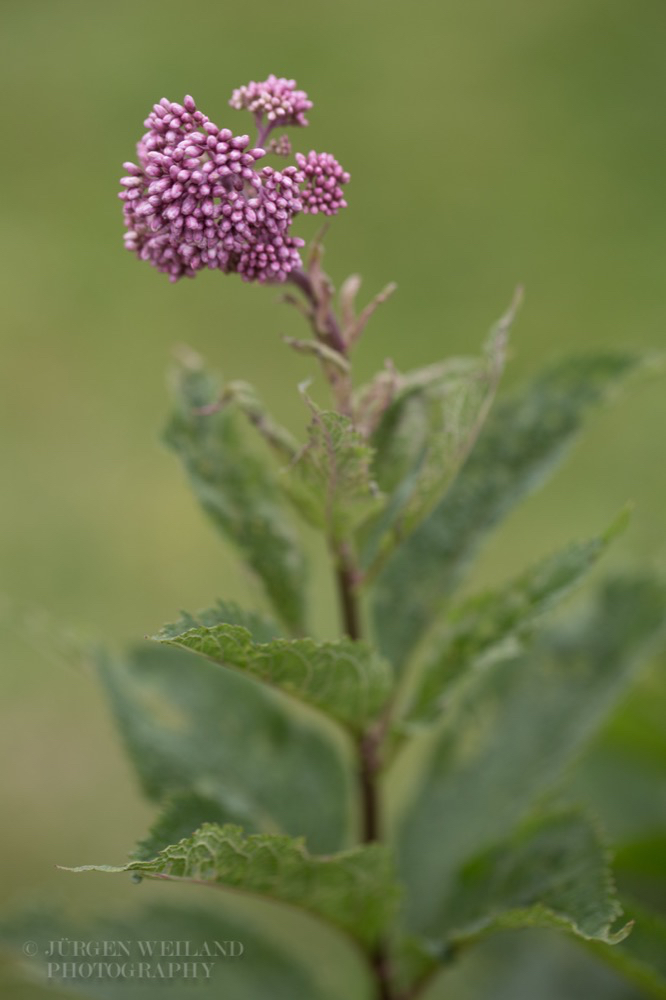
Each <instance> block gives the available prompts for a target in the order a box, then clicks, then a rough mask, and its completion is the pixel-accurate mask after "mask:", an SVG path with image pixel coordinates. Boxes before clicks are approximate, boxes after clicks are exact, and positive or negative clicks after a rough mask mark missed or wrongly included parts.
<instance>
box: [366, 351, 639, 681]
mask: <svg viewBox="0 0 666 1000" xmlns="http://www.w3.org/2000/svg"><path fill="white" fill-rule="evenodd" d="M638 364H639V359H638V358H637V357H636V356H635V355H629V354H604V355H595V356H591V357H581V358H574V359H570V360H567V361H565V362H562V363H560V364H559V365H557V366H555V367H554V368H552V369H550V370H549V371H547V372H546V373H545V374H544V375H541V376H540V377H538V378H537V379H535V380H534V381H533V382H532V383H531V384H530V385H529V386H528V387H527V388H526V389H524V390H523V391H522V392H521V393H519V394H518V395H517V396H515V397H514V398H513V399H510V400H508V401H506V402H504V403H503V404H501V405H499V406H498V407H496V408H495V409H494V411H493V412H492V413H491V415H490V417H489V419H488V421H487V422H486V425H485V427H484V429H483V431H482V433H481V435H480V437H479V440H478V443H477V445H476V447H475V448H474V449H473V451H472V453H471V455H470V457H469V459H468V460H467V462H466V464H465V465H464V466H463V468H462V470H461V472H460V474H459V475H458V477H457V479H456V480H455V481H454V482H453V484H452V486H451V488H450V489H449V491H448V493H447V494H446V495H445V497H444V498H443V500H441V501H440V503H439V504H438V505H437V506H436V507H435V509H434V510H433V511H432V513H431V514H430V515H429V516H428V517H427V518H426V519H425V521H423V522H422V523H421V524H420V525H419V527H418V528H417V529H416V530H415V531H414V532H413V534H412V535H410V537H409V538H408V539H407V540H406V542H405V543H404V544H403V545H402V546H401V547H400V548H399V549H398V550H397V551H396V552H395V553H394V554H393V556H392V557H391V559H390V560H389V562H388V564H387V565H386V568H385V570H384V571H383V573H382V574H381V576H380V577H379V579H378V581H377V585H376V593H375V599H374V622H375V628H376V632H377V636H378V641H379V646H380V649H381V650H382V652H384V654H385V655H386V656H388V657H389V658H390V659H391V660H392V661H393V662H394V663H395V664H396V666H397V667H398V668H401V667H402V666H403V665H404V662H405V660H406V659H407V657H408V655H409V654H410V652H411V650H412V648H413V647H414V645H415V644H416V643H417V642H418V641H419V639H420V638H421V637H422V636H423V634H424V633H425V631H426V630H427V629H429V628H430V626H431V625H432V623H433V621H434V620H435V618H436V616H437V615H438V613H439V612H440V610H441V608H442V607H443V606H444V604H445V603H446V601H447V599H448V598H449V597H450V595H451V593H452V591H453V590H454V589H455V587H456V586H457V585H458V583H459V582H460V579H461V576H462V574H463V571H464V570H465V569H466V567H467V565H468V563H469V562H470V560H471V559H472V557H473V556H474V555H475V554H476V551H477V549H478V548H479V546H480V544H481V542H482V541H483V540H484V538H485V536H486V535H487V533H488V532H489V530H490V529H491V528H492V527H494V525H495V524H496V523H497V522H498V521H499V520H500V518H501V517H502V516H504V515H505V514H506V513H507V512H508V511H509V510H510V509H511V507H513V506H514V505H515V504H516V503H518V501H519V500H521V499H522V498H523V497H524V496H525V495H526V494H527V493H529V492H530V491H532V490H533V489H535V488H536V486H538V485H539V483H540V482H541V480H542V479H543V478H544V476H545V475H546V474H547V473H549V472H550V471H551V470H552V468H553V467H554V466H555V464H556V463H557V461H558V460H559V459H560V458H561V457H562V455H563V454H564V453H565V451H566V447H567V446H568V445H569V444H570V443H571V442H572V441H573V439H574V437H575V435H576V432H577V431H578V429H579V428H580V426H581V422H582V419H583V416H584V414H585V411H586V410H587V408H588V407H589V406H590V405H591V404H593V403H597V402H599V401H600V400H601V399H603V398H604V397H605V396H606V395H607V394H608V391H609V390H610V389H611V388H612V387H613V386H614V385H615V384H616V383H617V382H618V381H619V380H620V379H621V378H623V377H625V376H626V375H628V374H629V373H630V372H631V371H633V370H634V369H635V368H636V367H637V366H638Z"/></svg>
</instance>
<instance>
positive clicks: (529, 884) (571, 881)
mask: <svg viewBox="0 0 666 1000" xmlns="http://www.w3.org/2000/svg"><path fill="white" fill-rule="evenodd" d="M621 914H622V907H621V906H620V903H619V900H618V898H617V895H616V893H615V888H614V885H613V881H612V877H611V873H610V869H609V865H608V851H607V849H606V846H605V844H604V843H603V841H602V839H601V837H600V835H599V832H598V830H597V828H596V826H595V825H594V824H593V823H592V822H590V820H589V819H588V818H587V817H586V816H585V815H583V814H582V813H580V812H578V811H577V810H572V809H570V810H567V811H565V812H560V813H556V814H554V815H549V816H541V817H538V818H535V819H532V820H530V821H529V822H528V823H526V824H525V825H524V826H522V827H521V828H520V829H519V830H518V831H517V833H515V834H514V835H513V836H512V837H511V838H510V839H509V840H508V841H506V842H505V843H503V844H501V845H497V846H495V847H492V848H490V849H489V850H488V851H486V852H484V853H482V854H481V855H479V856H477V857H475V858H473V859H472V860H470V861H468V862H467V863H466V864H465V865H464V866H463V867H462V868H461V870H460V871H459V873H458V876H457V880H456V886H455V889H454V890H453V893H452V895H451V897H450V899H449V903H448V905H447V909H446V912H445V913H444V914H443V920H442V931H443V936H444V937H446V938H447V939H448V940H449V941H450V942H451V943H455V944H457V943H462V942H465V941H470V940H477V939H478V938H479V937H482V936H484V935H486V934H488V933H491V932H492V931H496V930H502V929H507V928H510V929H517V928H524V927H555V928H560V929H562V930H566V931H568V932H569V933H571V934H573V935H575V936H576V937H580V938H584V939H585V940H593V939H594V940H599V941H604V942H606V943H607V944H617V943H618V942H619V941H620V940H622V939H623V938H624V937H626V935H627V933H628V928H626V927H623V928H620V929H619V930H618V931H617V932H615V933H614V932H613V931H612V930H611V927H612V925H613V924H614V923H615V921H616V920H617V919H618V917H620V916H621Z"/></svg>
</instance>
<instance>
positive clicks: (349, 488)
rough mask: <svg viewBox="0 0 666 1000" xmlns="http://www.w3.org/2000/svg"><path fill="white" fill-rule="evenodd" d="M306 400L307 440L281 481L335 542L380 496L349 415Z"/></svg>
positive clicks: (371, 509)
mask: <svg viewBox="0 0 666 1000" xmlns="http://www.w3.org/2000/svg"><path fill="white" fill-rule="evenodd" d="M308 404H309V406H310V409H311V413H312V419H311V421H310V427H309V435H308V441H307V443H306V444H305V446H304V447H303V448H302V449H301V451H300V452H299V454H298V455H297V456H296V457H295V458H294V459H293V461H292V462H291V463H290V465H289V466H288V467H287V468H286V470H285V475H284V480H283V485H284V488H285V490H286V492H287V494H288V496H289V497H290V498H291V500H292V501H293V503H294V504H295V506H296V507H297V508H298V510H299V511H300V513H301V514H302V516H303V517H304V518H305V519H306V521H308V522H309V523H310V524H311V525H313V526H314V527H315V528H318V529H320V530H321V531H323V532H324V533H325V535H326V537H327V538H328V539H329V541H330V543H331V544H332V545H334V546H335V545H339V544H340V543H343V542H345V541H346V540H347V539H348V538H349V536H350V534H351V533H352V532H354V531H355V530H356V529H357V528H358V527H359V526H360V525H361V524H363V522H364V521H365V520H367V518H368V517H369V516H370V515H371V514H373V513H374V512H375V511H377V509H378V508H380V507H382V506H383V503H384V497H383V496H382V494H381V493H380V491H379V488H378V487H377V484H376V482H375V481H374V479H373V474H372V457H373V449H372V448H371V447H370V446H369V445H368V443H367V442H366V441H365V440H364V438H363V437H362V435H361V434H360V433H359V432H358V431H357V430H355V429H354V426H353V423H352V421H351V418H350V417H347V416H344V415H343V414H340V413H335V412H333V411H331V410H320V409H319V408H318V407H316V406H315V405H314V403H312V401H311V400H308Z"/></svg>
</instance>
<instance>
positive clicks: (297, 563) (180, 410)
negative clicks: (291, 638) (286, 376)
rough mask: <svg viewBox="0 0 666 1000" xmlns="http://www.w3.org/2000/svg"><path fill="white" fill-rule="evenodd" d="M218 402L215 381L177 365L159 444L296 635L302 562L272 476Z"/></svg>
mask: <svg viewBox="0 0 666 1000" xmlns="http://www.w3.org/2000/svg"><path fill="white" fill-rule="evenodd" d="M219 399H220V387H219V385H218V383H217V382H216V380H215V379H213V378H212V377H211V376H210V375H208V374H207V373H206V372H205V371H204V370H203V369H202V368H200V367H197V366H194V365H193V366H189V367H188V366H183V367H182V368H181V370H180V371H179V373H178V379H177V384H176V409H175V411H174V413H173V416H172V417H171V420H170V422H169V425H168V427H167V429H166V432H165V440H166V442H167V444H168V445H169V446H170V447H171V448H172V449H173V450H174V451H175V452H176V453H177V454H178V456H179V457H180V459H181V461H182V463H183V465H184V467H185V470H186V472H187V474H188V476H189V480H190V483H191V485H192V488H193V490H194V493H195V495H196V497H197V499H198V500H199V502H200V504H201V505H202V507H203V509H204V510H205V511H206V513H207V514H208V515H209V517H210V518H211V519H212V521H213V522H214V523H215V525H216V526H217V528H218V529H219V530H220V531H221V532H222V534H223V535H225V536H226V537H227V538H228V539H229V540H230V541H231V542H232V544H234V545H235V546H236V547H237V548H238V549H240V551H241V553H242V554H243V556H244V558H245V559H246V560H247V562H248V564H249V565H250V566H251V568H252V569H253V570H254V572H255V573H256V574H257V575H258V576H259V578H260V579H261V581H262V582H263V584H264V587H265V589H266V593H267V594H268V597H269V598H270V600H271V602H272V603H273V606H274V608H275V610H276V611H277V613H278V614H279V615H280V618H281V619H282V620H283V621H284V622H285V624H287V625H288V626H289V627H290V628H291V629H292V630H295V631H302V629H303V622H304V596H303V590H304V588H303V580H304V573H305V568H304V566H305V564H304V558H303V554H302V551H301V548H300V545H299V543H298V541H297V539H296V536H295V534H294V533H293V532H292V530H291V529H290V526H289V524H288V523H287V519H286V513H285V511H284V509H283V504H282V497H281V491H280V489H279V486H278V485H277V480H276V477H275V476H274V474H273V473H272V471H271V468H270V465H269V463H268V462H267V461H266V460H265V459H262V458H260V457H259V456H258V455H257V454H256V453H255V452H254V451H253V450H252V449H251V448H249V447H248V445H247V443H246V441H245V437H244V434H243V429H242V422H241V419H240V414H239V412H238V410H237V407H236V406H235V404H234V403H233V402H231V403H228V404H227V405H224V406H217V407H216V405H215V404H216V403H217V402H218V401H219Z"/></svg>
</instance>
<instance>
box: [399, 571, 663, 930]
mask: <svg viewBox="0 0 666 1000" xmlns="http://www.w3.org/2000/svg"><path fill="white" fill-rule="evenodd" d="M665 606H666V586H664V585H663V584H661V583H658V582H655V581H654V580H652V579H649V578H644V579H626V580H621V581H620V580H618V581H616V582H615V583H613V584H612V585H609V586H607V587H606V588H605V590H604V591H603V593H602V595H601V597H600V599H599V601H598V603H597V606H596V607H595V608H593V610H592V611H591V612H590V613H589V614H588V615H587V616H585V617H584V618H583V620H582V621H581V622H579V623H578V624H577V625H576V627H575V628H574V627H572V628H571V629H569V630H568V631H566V632H564V631H562V630H559V631H558V630H553V631H552V632H549V633H547V634H546V635H544V636H542V637H541V638H540V640H539V642H538V643H537V644H536V645H535V647H534V648H533V649H531V650H530V651H529V652H528V653H525V654H523V655H517V656H516V655H514V656H507V657H506V658H505V659H504V660H498V661H494V662H492V663H491V664H489V665H488V667H487V668H486V669H485V670H479V671H474V672H473V673H472V674H471V675H470V676H469V677H468V678H467V679H466V681H465V682H464V683H462V684H460V685H458V687H457V688H456V689H455V691H454V697H453V698H452V699H451V703H450V707H449V711H448V712H447V714H446V716H445V719H444V720H443V724H442V725H441V726H440V727H439V729H438V730H437V732H436V733H435V734H433V735H432V737H429V738H428V739H427V740H425V741H424V740H421V741H414V742H413V744H412V746H411V748H410V747H408V748H407V749H406V750H405V751H403V754H402V760H401V758H400V757H398V760H397V762H396V764H394V768H395V767H398V772H397V774H396V773H393V775H392V777H393V781H394V782H396V786H395V787H396V788H397V789H400V788H401V787H402V789H403V791H402V794H400V792H398V801H394V802H392V804H391V805H392V809H393V812H394V815H395V813H396V811H397V814H398V815H397V817H396V819H395V824H394V825H397V829H396V830H394V837H395V838H397V841H398V845H399V846H398V850H399V855H398V861H399V869H400V874H401V877H402V878H403V879H404V881H405V882H406V884H407V887H408V894H407V899H406V906H407V926H408V927H409V928H410V929H411V930H414V931H415V932H420V933H424V934H428V933H431V932H433V931H437V929H438V928H439V927H440V926H441V925H442V921H443V919H444V916H445V914H446V913H447V912H448V906H449V900H450V897H451V894H452V892H454V890H455V884H456V878H457V873H458V872H459V871H460V869H461V868H462V867H463V866H464V865H465V864H466V862H468V861H469V860H470V859H471V858H473V857H474V856H475V855H477V854H478V853H479V852H481V851H483V850H484V849H486V848H489V847H492V845H493V844H494V843H497V842H498V841H500V840H503V839H504V838H506V837H508V836H510V834H511V833H512V831H513V830H514V829H515V827H516V825H517V823H519V822H520V821H521V820H522V819H523V817H524V816H525V815H526V814H527V812H528V810H529V809H530V807H532V806H533V804H534V802H535V800H536V799H537V798H539V797H542V796H544V795H545V794H546V792H547V791H548V790H549V789H550V787H551V786H552V784H553V782H554V781H555V780H556V779H557V778H558V777H559V776H560V775H561V773H562V770H563V768H564V767H565V766H566V765H567V764H568V763H569V762H570V761H571V759H572V758H573V757H574V756H575V755H576V754H577V753H578V752H579V751H580V749H581V747H582V746H583V745H584V744H585V742H586V741H587V740H588V739H589V738H590V737H591V736H592V735H593V734H594V732H595V731H596V730H597V729H598V727H599V725H600V723H601V722H602V721H603V720H604V719H605V718H606V716H607V715H608V713H609V711H610V710H611V709H612V708H613V706H614V705H615V703H616V701H617V699H618V697H619V695H620V694H621V693H622V692H623V691H624V690H625V688H626V686H627V684H628V683H629V681H630V680H631V679H632V677H633V676H634V674H635V670H636V667H637V666H638V664H639V663H640V662H641V660H643V659H644V658H645V656H646V655H647V653H648V652H649V651H650V649H651V648H653V647H654V644H655V642H656V640H657V639H658V638H660V637H662V636H663V633H664V626H665V625H666V618H665V615H664V609H665ZM410 750H411V753H410ZM401 771H402V774H401ZM389 791H390V784H389ZM433 885H436V886H437V893H436V894H434V893H433V892H432V887H433Z"/></svg>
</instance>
